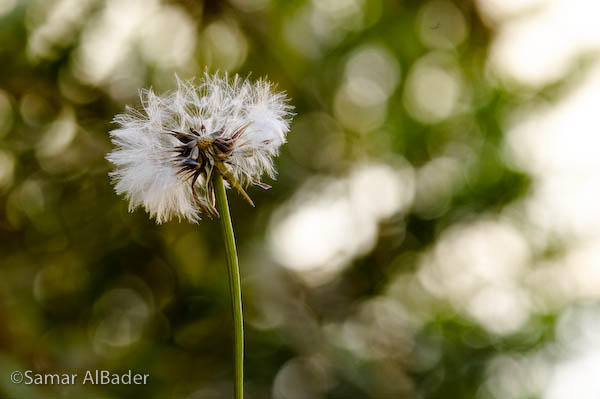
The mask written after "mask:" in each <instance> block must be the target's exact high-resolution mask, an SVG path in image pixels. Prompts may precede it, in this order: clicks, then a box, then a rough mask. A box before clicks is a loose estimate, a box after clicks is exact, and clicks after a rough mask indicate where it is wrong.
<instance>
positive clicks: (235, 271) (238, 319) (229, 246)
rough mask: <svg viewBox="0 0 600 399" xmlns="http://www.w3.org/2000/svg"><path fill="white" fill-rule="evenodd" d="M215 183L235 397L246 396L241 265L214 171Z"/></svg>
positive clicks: (221, 185)
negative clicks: (226, 279)
mask: <svg viewBox="0 0 600 399" xmlns="http://www.w3.org/2000/svg"><path fill="white" fill-rule="evenodd" d="M213 184H214V189H215V197H216V200H217V210H218V211H219V213H220V214H221V217H220V219H221V230H222V231H223V240H224V241H225V252H226V255H227V270H228V272H229V291H230V293H231V305H232V310H233V326H234V359H235V360H234V362H235V384H234V391H235V396H234V397H235V399H242V398H243V397H244V316H243V313H242V287H241V285H240V267H239V264H238V256H237V251H236V247H235V237H234V235H233V225H232V223H231V215H230V214H229V204H228V203H227V193H226V191H225V184H224V182H223V176H222V175H221V173H219V172H216V173H214V177H213Z"/></svg>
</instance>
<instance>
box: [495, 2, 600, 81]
mask: <svg viewBox="0 0 600 399" xmlns="http://www.w3.org/2000/svg"><path fill="white" fill-rule="evenodd" d="M532 14H533V15H530V16H527V17H525V18H519V19H514V20H510V21H507V22H505V23H504V24H502V25H501V28H500V32H499V34H498V36H497V37H496V39H495V41H494V43H493V46H492V52H491V56H490V63H491V65H492V67H493V68H494V69H495V70H497V71H498V73H499V74H500V75H501V76H502V77H509V78H512V79H516V80H517V81H518V82H519V83H522V84H526V85H533V86H541V85H544V84H549V83H551V82H554V81H556V80H558V79H559V78H561V77H562V76H564V74H565V73H566V72H567V71H568V70H569V68H570V67H571V66H572V65H574V63H575V62H577V60H576V57H575V56H577V55H581V54H585V53H586V52H593V51H597V50H599V49H600V30H599V29H598V28H597V26H598V15H599V14H600V3H599V2H597V1H588V0H552V1H548V3H547V4H545V5H544V6H542V7H540V9H539V10H538V12H533V13H532Z"/></svg>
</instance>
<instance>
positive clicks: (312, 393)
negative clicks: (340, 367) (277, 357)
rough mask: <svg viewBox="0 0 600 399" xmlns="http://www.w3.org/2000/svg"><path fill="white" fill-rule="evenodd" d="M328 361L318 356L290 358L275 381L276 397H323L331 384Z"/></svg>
mask: <svg viewBox="0 0 600 399" xmlns="http://www.w3.org/2000/svg"><path fill="white" fill-rule="evenodd" d="M330 378H331V376H330V371H329V367H328V366H327V363H326V362H325V361H324V360H323V359H319V358H318V357H316V356H313V357H302V358H300V357H296V358H294V359H291V360H288V361H287V362H286V363H285V364H284V365H283V366H282V367H281V368H280V369H279V371H278V372H277V375H276V376H275V380H274V381H273V397H274V398H297V399H312V398H318V397H321V392H323V391H325V390H326V389H327V387H328V386H329V384H330V383H329V382H328V381H329V380H330Z"/></svg>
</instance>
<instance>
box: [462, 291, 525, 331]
mask: <svg viewBox="0 0 600 399" xmlns="http://www.w3.org/2000/svg"><path fill="white" fill-rule="evenodd" d="M528 305H529V301H528V298H527V296H526V294H525V292H524V291H523V290H522V289H520V288H517V287H514V286H507V285H505V286H500V285H493V284H492V285H490V286H488V287H485V288H483V289H482V290H481V291H480V292H479V293H478V294H477V295H475V296H474V297H473V298H472V299H471V301H470V302H469V304H468V305H467V313H468V314H469V315H470V316H471V317H472V318H473V319H475V320H476V321H477V322H478V323H479V324H481V325H482V326H483V327H484V328H485V329H486V330H488V331H490V332H492V333H494V334H500V335H503V334H510V333H514V332H516V331H518V330H519V329H520V328H521V327H522V326H523V325H524V324H525V322H526V321H527V319H528V318H529V312H530V311H531V308H530V306H528Z"/></svg>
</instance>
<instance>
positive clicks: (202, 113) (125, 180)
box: [106, 73, 292, 399]
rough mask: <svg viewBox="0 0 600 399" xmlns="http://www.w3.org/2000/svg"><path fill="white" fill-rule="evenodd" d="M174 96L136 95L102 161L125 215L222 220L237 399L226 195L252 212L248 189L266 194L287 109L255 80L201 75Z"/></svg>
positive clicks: (238, 324) (239, 358)
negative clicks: (137, 105)
mask: <svg viewBox="0 0 600 399" xmlns="http://www.w3.org/2000/svg"><path fill="white" fill-rule="evenodd" d="M177 85H178V87H177V90H174V91H173V92H170V93H167V94H166V95H164V96H157V95H155V94H154V92H153V91H152V90H142V91H141V93H140V97H141V102H142V107H141V109H139V110H138V109H134V108H131V107H127V109H126V111H127V112H126V113H124V114H120V115H117V116H116V117H115V119H114V121H115V122H116V123H117V124H118V128H117V129H115V130H113V131H111V132H110V134H111V137H112V142H113V144H114V145H115V146H116V149H115V150H114V151H113V152H111V153H110V154H108V155H107V157H106V158H107V159H108V160H109V161H110V162H112V163H113V164H114V165H115V166H116V168H115V170H114V171H112V172H110V175H111V177H112V178H113V180H114V182H115V191H116V192H117V193H118V194H125V197H126V198H127V199H128V200H129V210H130V211H133V210H134V209H136V208H137V207H139V206H142V207H143V208H144V209H145V210H146V211H147V212H148V213H149V214H150V216H151V217H152V218H154V219H156V222H157V223H163V222H166V221H168V220H171V219H172V218H174V217H176V218H178V219H179V220H182V219H183V220H188V221H190V222H194V223H197V222H198V221H199V220H200V219H201V215H205V216H208V217H209V218H219V217H220V219H221V227H222V231H223V239H224V241H225V252H226V255H227V266H228V275H229V289H230V293H231V298H232V301H231V303H232V312H233V322H234V331H235V334H234V338H235V345H234V349H235V350H234V356H235V397H236V398H237V399H241V398H242V397H243V367H244V363H243V362H244V360H243V359H244V331H243V326H244V324H243V314H242V291H241V286H240V272H239V265H238V257H237V251H236V246H235V238H234V235H233V226H232V222H231V216H230V214H229V205H228V203H227V195H226V187H233V188H234V189H235V190H236V191H237V192H238V193H239V194H240V195H242V197H243V198H245V199H246V201H248V202H249V203H250V204H251V205H252V206H254V203H253V202H252V200H251V199H250V196H248V194H247V193H246V191H245V188H246V187H248V186H249V185H256V186H258V187H261V188H263V189H268V188H270V186H269V185H267V184H265V183H263V182H262V181H261V179H262V176H263V175H265V174H266V175H268V176H270V177H271V178H274V177H275V169H274V167H273V157H274V156H276V155H277V154H278V152H279V147H280V146H281V145H282V144H283V143H284V142H285V140H286V134H287V132H288V130H289V123H290V119H291V116H292V114H291V109H292V107H291V106H290V105H289V104H288V100H287V98H286V96H285V95H284V94H283V93H278V92H275V91H274V90H273V86H272V85H271V84H270V83H269V82H267V81H265V80H259V81H257V82H256V83H251V82H250V81H248V80H247V79H242V78H240V77H238V76H237V75H236V76H235V77H234V78H233V79H232V80H229V79H228V76H227V75H225V76H224V77H219V76H218V75H209V74H207V73H205V74H204V76H203V77H202V79H201V80H200V82H199V83H198V85H194V84H193V83H192V82H184V81H181V80H179V79H177Z"/></svg>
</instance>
